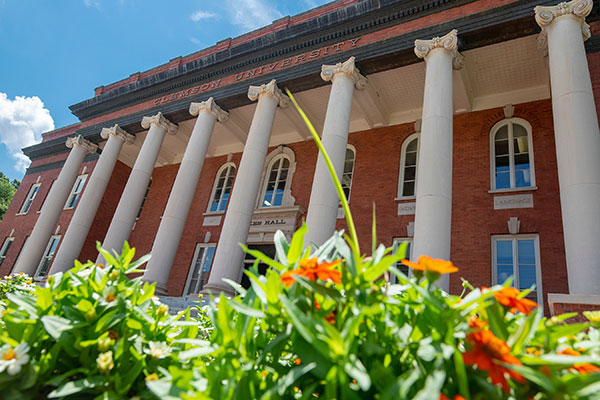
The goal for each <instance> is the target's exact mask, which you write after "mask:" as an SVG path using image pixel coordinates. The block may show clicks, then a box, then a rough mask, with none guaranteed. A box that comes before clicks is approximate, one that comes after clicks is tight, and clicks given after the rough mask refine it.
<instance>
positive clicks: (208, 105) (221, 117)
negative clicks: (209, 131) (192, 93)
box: [190, 97, 229, 122]
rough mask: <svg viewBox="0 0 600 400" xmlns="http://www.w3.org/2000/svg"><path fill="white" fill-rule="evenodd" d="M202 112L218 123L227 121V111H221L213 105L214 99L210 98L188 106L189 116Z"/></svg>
mask: <svg viewBox="0 0 600 400" xmlns="http://www.w3.org/2000/svg"><path fill="white" fill-rule="evenodd" d="M202 111H205V112H209V113H211V114H212V115H214V116H215V118H217V121H219V122H224V121H227V118H229V113H228V112H227V111H223V109H221V107H219V106H218V105H217V103H215V99H213V98H212V97H210V98H209V99H208V100H205V101H203V102H201V103H192V104H190V114H192V115H193V116H196V115H198V114H200V112H202Z"/></svg>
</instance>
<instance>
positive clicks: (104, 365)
mask: <svg viewBox="0 0 600 400" xmlns="http://www.w3.org/2000/svg"><path fill="white" fill-rule="evenodd" d="M96 365H97V366H98V369H99V370H100V371H101V372H107V371H110V370H111V369H113V367H114V366H115V364H114V363H113V353H112V351H107V352H106V353H100V354H98V358H96Z"/></svg>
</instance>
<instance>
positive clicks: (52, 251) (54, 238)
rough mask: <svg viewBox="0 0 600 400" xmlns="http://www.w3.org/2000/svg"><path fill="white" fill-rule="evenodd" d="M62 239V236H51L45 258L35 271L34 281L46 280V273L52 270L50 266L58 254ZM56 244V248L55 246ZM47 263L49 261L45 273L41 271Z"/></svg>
mask: <svg viewBox="0 0 600 400" xmlns="http://www.w3.org/2000/svg"><path fill="white" fill-rule="evenodd" d="M60 238H61V235H52V236H50V240H48V245H46V250H44V256H43V257H42V259H41V260H40V263H39V264H38V266H37V269H36V270H35V274H34V275H33V279H35V280H42V279H44V276H46V273H47V272H48V270H49V269H50V266H51V265H52V259H53V258H54V255H55V254H56V250H57V249H58V245H59V243H60ZM55 242H56V246H54V243H55ZM45 261H48V267H47V268H46V270H45V271H41V268H42V266H43V265H44V262H45Z"/></svg>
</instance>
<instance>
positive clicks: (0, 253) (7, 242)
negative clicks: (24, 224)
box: [0, 236, 15, 265]
mask: <svg viewBox="0 0 600 400" xmlns="http://www.w3.org/2000/svg"><path fill="white" fill-rule="evenodd" d="M14 240H15V238H14V237H13V236H7V237H6V239H4V243H2V248H1V249H0V265H2V264H3V263H4V260H5V259H6V254H7V253H8V249H10V246H11V245H12V243H13V242H14Z"/></svg>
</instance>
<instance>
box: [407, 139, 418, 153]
mask: <svg viewBox="0 0 600 400" xmlns="http://www.w3.org/2000/svg"><path fill="white" fill-rule="evenodd" d="M418 144H419V139H413V140H411V141H410V143H409V144H408V145H407V146H406V152H407V153H408V152H409V151H417V145H418Z"/></svg>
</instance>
